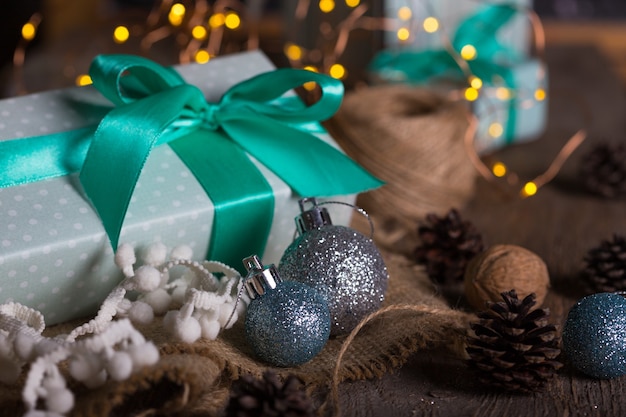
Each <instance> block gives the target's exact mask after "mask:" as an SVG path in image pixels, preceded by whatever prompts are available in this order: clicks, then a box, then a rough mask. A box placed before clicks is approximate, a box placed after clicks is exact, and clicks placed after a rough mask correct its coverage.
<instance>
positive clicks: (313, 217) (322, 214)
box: [296, 197, 333, 234]
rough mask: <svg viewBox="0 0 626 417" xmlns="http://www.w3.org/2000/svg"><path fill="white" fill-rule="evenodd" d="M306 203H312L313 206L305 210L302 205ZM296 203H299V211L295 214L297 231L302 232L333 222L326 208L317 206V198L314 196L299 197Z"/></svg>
mask: <svg viewBox="0 0 626 417" xmlns="http://www.w3.org/2000/svg"><path fill="white" fill-rule="evenodd" d="M306 203H312V204H313V207H312V208H310V209H308V210H305V208H304V205H305V204H306ZM298 204H299V205H300V211H301V213H300V214H299V215H298V216H296V229H298V233H300V234H303V233H304V232H308V231H309V230H313V229H319V228H320V227H322V226H326V225H332V224H333V222H332V220H331V219H330V214H329V213H328V210H326V208H325V207H320V206H318V205H317V200H316V199H315V198H314V197H307V198H301V199H300V200H299V201H298Z"/></svg>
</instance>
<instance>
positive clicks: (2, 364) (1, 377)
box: [0, 358, 22, 384]
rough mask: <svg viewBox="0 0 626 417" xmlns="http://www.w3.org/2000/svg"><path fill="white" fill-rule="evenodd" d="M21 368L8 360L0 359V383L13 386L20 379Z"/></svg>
mask: <svg viewBox="0 0 626 417" xmlns="http://www.w3.org/2000/svg"><path fill="white" fill-rule="evenodd" d="M21 373H22V367H21V366H20V365H19V364H18V363H17V362H15V361H12V360H10V359H8V358H0V382H4V383H5V384H13V383H15V381H17V379H18V378H19V377H20V374H21Z"/></svg>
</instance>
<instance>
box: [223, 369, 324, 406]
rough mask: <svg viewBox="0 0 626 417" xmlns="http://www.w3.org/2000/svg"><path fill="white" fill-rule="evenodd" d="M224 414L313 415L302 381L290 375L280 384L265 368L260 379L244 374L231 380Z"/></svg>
mask: <svg viewBox="0 0 626 417" xmlns="http://www.w3.org/2000/svg"><path fill="white" fill-rule="evenodd" d="M226 416H227V417H253V416H254V417H312V416H313V406H312V404H311V400H310V398H309V397H308V396H307V394H306V393H305V392H304V390H303V384H302V381H301V380H300V379H299V378H298V377H296V376H294V375H289V376H288V377H287V379H286V380H285V382H284V383H282V382H281V381H280V380H279V379H278V376H277V375H276V373H274V372H272V371H266V372H265V373H264V374H263V378H262V379H255V378H253V377H252V376H249V375H244V376H242V377H241V378H240V379H238V380H237V381H235V382H234V383H233V386H232V389H231V393H230V401H229V402H228V405H227V407H226Z"/></svg>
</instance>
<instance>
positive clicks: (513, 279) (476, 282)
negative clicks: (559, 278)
mask: <svg viewBox="0 0 626 417" xmlns="http://www.w3.org/2000/svg"><path fill="white" fill-rule="evenodd" d="M464 281H465V296H466V298H467V301H468V302H469V303H470V305H471V306H472V307H474V308H476V309H477V310H483V309H485V306H486V303H487V302H488V301H491V302H498V301H501V300H502V296H501V293H503V292H506V291H510V290H512V289H514V290H515V291H517V294H518V296H519V298H520V299H523V298H524V297H526V296H527V295H528V294H531V293H535V295H536V296H537V304H536V306H537V307H539V306H540V305H541V304H542V303H543V300H544V299H545V297H546V294H547V293H548V288H549V287H550V276H549V275H548V268H547V267H546V264H545V263H544V262H543V260H542V259H541V258H540V257H539V256H538V255H537V254H535V253H533V252H531V251H529V250H528V249H525V248H522V247H520V246H516V245H494V246H491V247H490V248H488V249H487V250H485V251H484V252H482V253H480V254H478V255H477V256H476V257H475V258H473V259H472V260H471V261H470V262H469V264H468V265H467V269H466V270H465V277H464Z"/></svg>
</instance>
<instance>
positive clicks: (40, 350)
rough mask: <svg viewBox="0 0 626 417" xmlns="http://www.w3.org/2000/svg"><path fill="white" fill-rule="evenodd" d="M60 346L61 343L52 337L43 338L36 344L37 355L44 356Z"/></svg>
mask: <svg viewBox="0 0 626 417" xmlns="http://www.w3.org/2000/svg"><path fill="white" fill-rule="evenodd" d="M58 347H59V343H58V342H55V341H54V340H52V339H42V340H40V341H39V342H38V343H37V346H35V353H36V355H37V356H43V355H45V354H48V353H50V352H52V351H53V350H55V349H57V348H58Z"/></svg>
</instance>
